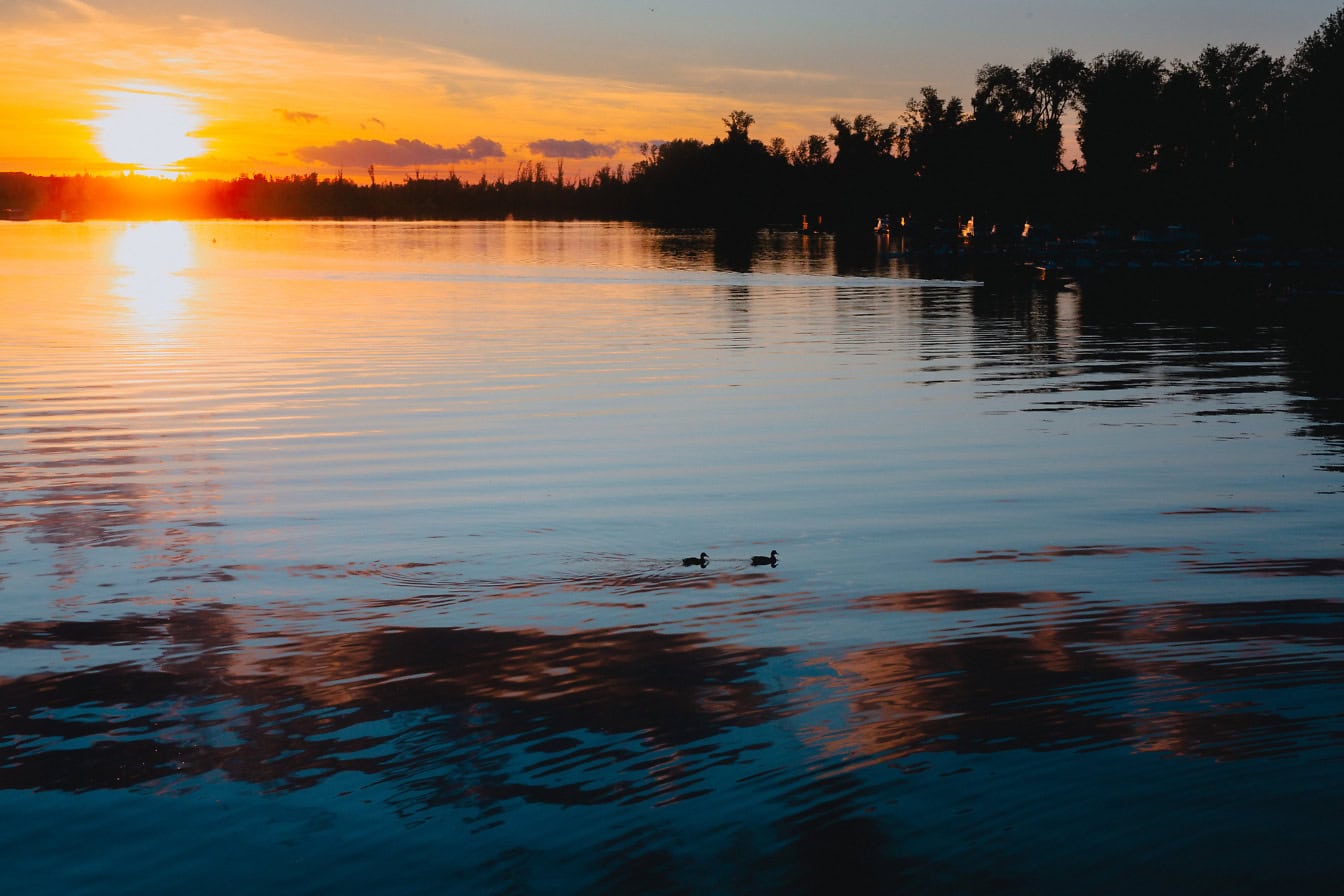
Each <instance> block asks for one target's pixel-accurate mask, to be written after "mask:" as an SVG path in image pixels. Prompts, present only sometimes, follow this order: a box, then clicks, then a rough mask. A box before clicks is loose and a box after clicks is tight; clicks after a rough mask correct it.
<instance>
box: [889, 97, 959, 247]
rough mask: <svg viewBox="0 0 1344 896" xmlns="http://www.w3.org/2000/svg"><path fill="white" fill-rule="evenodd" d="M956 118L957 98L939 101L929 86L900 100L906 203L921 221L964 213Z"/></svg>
mask: <svg viewBox="0 0 1344 896" xmlns="http://www.w3.org/2000/svg"><path fill="white" fill-rule="evenodd" d="M962 119H963V114H962V105H961V100H960V99H959V98H958V97H955V96H954V97H952V98H951V99H950V100H947V101H944V100H943V99H942V98H941V97H940V96H938V91H937V90H936V89H935V88H933V87H924V88H922V89H921V90H920V94H919V98H918V99H915V98H911V99H910V100H909V101H908V102H907V103H906V106H905V116H904V118H903V121H904V122H905V125H904V127H903V128H902V129H901V131H900V140H901V143H902V146H903V147H904V151H905V156H906V158H907V159H908V161H909V164H910V169H911V173H912V175H913V177H912V182H911V185H912V192H913V194H914V195H912V196H911V198H910V204H911V207H912V209H913V211H914V213H915V217H916V218H917V219H919V220H920V221H922V222H923V223H924V224H929V225H931V224H934V223H936V222H937V221H938V220H939V219H953V220H955V219H956V218H958V217H961V216H963V215H965V214H966V213H967V209H966V208H965V203H964V196H965V193H966V189H967V188H966V186H965V183H964V180H963V179H962V178H963V176H964V175H965V173H966V170H967V166H966V162H967V159H966V149H967V147H966V140H965V132H964V131H963V130H962Z"/></svg>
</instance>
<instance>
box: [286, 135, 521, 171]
mask: <svg viewBox="0 0 1344 896" xmlns="http://www.w3.org/2000/svg"><path fill="white" fill-rule="evenodd" d="M294 155H295V156H297V157H298V158H299V159H300V160H302V161H304V162H325V163H326V164H328V165H349V166H352V167H363V166H364V165H385V166H387V167H389V168H408V167H411V166H414V165H451V164H456V163H458V162H474V161H478V160H481V159H501V158H503V157H504V147H503V146H501V145H500V144H499V143H498V142H497V141H495V140H487V139H485V138H484V137H473V138H472V139H471V140H469V141H468V142H466V143H462V144H459V145H457V146H439V145H438V144H436V143H426V142H425V141H423V140H407V139H405V138H402V139H400V140H398V141H397V142H395V143H389V142H387V141H386V140H339V141H337V142H336V143H332V144H330V145H328V146H301V147H299V148H298V149H296V150H294Z"/></svg>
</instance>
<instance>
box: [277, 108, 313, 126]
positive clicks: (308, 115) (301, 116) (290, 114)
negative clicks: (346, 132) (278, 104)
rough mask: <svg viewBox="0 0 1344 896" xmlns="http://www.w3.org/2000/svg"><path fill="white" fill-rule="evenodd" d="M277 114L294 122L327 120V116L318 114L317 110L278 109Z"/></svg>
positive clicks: (305, 122)
mask: <svg viewBox="0 0 1344 896" xmlns="http://www.w3.org/2000/svg"><path fill="white" fill-rule="evenodd" d="M275 114H276V115H279V116H280V117H281V118H283V119H284V120H285V121H288V122H292V123H294V124H312V123H313V122H315V121H326V116H324V115H318V114H317V113H316V112H295V111H294V110H292V109H276V110H275Z"/></svg>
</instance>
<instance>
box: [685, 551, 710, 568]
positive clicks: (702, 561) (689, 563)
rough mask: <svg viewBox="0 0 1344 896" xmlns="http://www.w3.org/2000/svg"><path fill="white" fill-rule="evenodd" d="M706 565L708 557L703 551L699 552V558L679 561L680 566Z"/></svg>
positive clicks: (686, 558)
mask: <svg viewBox="0 0 1344 896" xmlns="http://www.w3.org/2000/svg"><path fill="white" fill-rule="evenodd" d="M708 563H709V555H708V554H706V553H705V552H704V551H701V552H700V556H699V557H683V558H682V561H681V565H682V566H705V565H706V564H708Z"/></svg>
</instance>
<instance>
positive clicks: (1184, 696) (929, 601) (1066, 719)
mask: <svg viewBox="0 0 1344 896" xmlns="http://www.w3.org/2000/svg"><path fill="white" fill-rule="evenodd" d="M941 594H942V595H943V597H944V598H945V599H942V600H940V592H918V593H914V594H910V595H881V596H875V597H871V598H865V599H863V600H861V601H860V605H862V606H866V607H867V608H870V609H883V610H891V609H906V608H918V609H919V610H922V611H930V610H933V611H942V612H956V613H962V612H965V611H966V610H967V608H968V607H970V606H973V605H976V604H977V603H979V604H980V605H981V606H984V607H1002V606H1007V605H1011V604H1012V603H1013V601H1012V600H1011V597H1012V596H1011V595H1005V594H986V595H983V598H984V600H983V601H977V600H976V598H977V597H978V595H977V594H976V593H974V592H965V591H959V590H952V591H947V592H942V593H941ZM1062 597H1064V596H1061V595H1053V594H1046V595H1039V594H1032V595H1027V594H1024V595H1021V596H1020V602H1021V603H1023V604H1025V603H1028V602H1031V601H1035V600H1044V601H1046V605H1047V606H1048V605H1052V604H1053V605H1054V606H1055V607H1056V610H1057V615H1056V613H1055V611H1052V614H1051V615H1047V616H1045V617H1042V618H1041V620H1040V623H1039V624H1038V625H1037V626H1036V627H1035V628H1033V629H1030V630H1028V631H1027V632H1026V633H1025V636H1010V635H999V634H987V635H984V634H982V635H973V636H970V637H966V638H962V639H959V640H950V641H941V642H933V643H918V644H909V645H879V646H873V647H866V648H858V649H855V650H852V651H850V652H848V653H846V654H844V655H843V656H839V657H832V658H827V659H826V660H824V661H819V664H820V665H824V666H825V667H826V668H825V672H824V674H821V675H819V676H818V677H817V678H816V679H815V680H812V681H808V682H805V685H806V686H808V687H816V688H823V689H829V690H832V691H833V692H837V696H838V698H839V699H840V700H842V701H844V702H846V703H847V705H848V707H849V718H848V719H847V720H846V723H845V724H844V725H843V726H841V727H839V728H828V729H825V730H821V729H817V730H814V731H812V732H810V735H809V736H810V739H811V740H812V741H813V742H814V743H815V744H817V745H818V746H819V747H821V748H822V749H823V750H825V751H827V752H830V753H833V754H835V753H840V754H844V755H846V756H848V757H849V759H850V761H851V762H853V763H855V764H860V765H861V764H867V763H868V762H873V761H889V760H892V759H896V758H899V757H902V756H909V755H912V754H916V753H921V752H928V751H953V752H957V753H983V752H996V751H1000V750H1014V749H1033V750H1048V749H1068V750H1072V749H1079V748H1085V747H1089V746H1092V747H1102V746H1108V745H1114V744H1127V745H1131V746H1132V747H1134V748H1137V749H1143V750H1162V751H1169V752H1173V753H1180V754H1189V755H1197V756H1206V757H1213V758H1218V759H1237V758H1248V757H1253V756H1266V755H1286V754H1294V753H1298V752H1300V751H1303V750H1309V749H1312V748H1313V747H1317V746H1320V745H1321V744H1325V743H1330V742H1332V741H1333V739H1334V736H1335V735H1334V732H1333V727H1334V726H1333V721H1332V719H1333V717H1334V709H1333V706H1334V703H1335V702H1336V701H1337V698H1338V692H1339V691H1340V689H1341V688H1342V687H1344V660H1341V659H1339V658H1338V653H1339V648H1340V647H1341V646H1344V603H1340V602H1338V601H1331V600H1298V601H1266V602H1254V601H1250V602H1242V603H1228V604H1207V605H1196V604H1163V605H1156V606H1150V607H1130V608H1123V607H1116V608H1111V609H1105V610H1098V609H1095V608H1093V609H1092V610H1090V611H1088V612H1085V613H1084V612H1082V611H1075V610H1071V609H1069V607H1070V605H1071V601H1069V600H1067V599H1066V600H1065V601H1064V603H1062V604H1061V603H1059V601H1060V599H1061V598H1062ZM837 675H838V676H839V679H838V683H837V679H836V676H837ZM1332 690H1333V691H1334V692H1335V696H1334V697H1333V698H1332V697H1331V696H1330V693H1331V691H1332ZM1276 697H1277V699H1275V698H1276Z"/></svg>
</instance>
